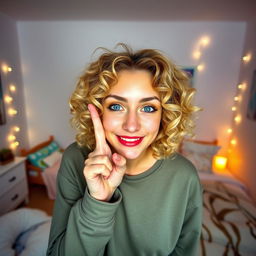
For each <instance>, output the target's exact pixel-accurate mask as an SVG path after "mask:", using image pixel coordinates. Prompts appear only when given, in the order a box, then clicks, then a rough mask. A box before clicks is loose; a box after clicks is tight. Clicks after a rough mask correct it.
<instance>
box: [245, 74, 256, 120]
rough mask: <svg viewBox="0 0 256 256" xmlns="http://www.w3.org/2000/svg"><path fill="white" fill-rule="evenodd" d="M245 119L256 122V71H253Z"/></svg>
mask: <svg viewBox="0 0 256 256" xmlns="http://www.w3.org/2000/svg"><path fill="white" fill-rule="evenodd" d="M247 118H248V119H250V120H253V121H256V70H254V71H253V75H252V83H251V89H250V94H249V102H248V106H247Z"/></svg>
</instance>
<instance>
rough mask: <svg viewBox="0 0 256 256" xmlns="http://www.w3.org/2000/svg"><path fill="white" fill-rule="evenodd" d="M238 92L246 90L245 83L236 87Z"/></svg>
mask: <svg viewBox="0 0 256 256" xmlns="http://www.w3.org/2000/svg"><path fill="white" fill-rule="evenodd" d="M237 87H238V89H239V90H245V89H246V83H242V84H239V85H238V86H237Z"/></svg>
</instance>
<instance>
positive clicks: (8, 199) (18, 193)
mask: <svg viewBox="0 0 256 256" xmlns="http://www.w3.org/2000/svg"><path fill="white" fill-rule="evenodd" d="M27 195H28V187H27V181H26V179H23V180H21V181H20V182H19V183H18V184H16V186H15V187H14V188H13V189H11V190H10V191H8V192H7V193H5V194H4V195H2V196H1V197H0V215H2V214H4V213H6V212H8V211H10V210H12V209H14V208H15V207H17V206H18V205H19V204H20V203H22V202H23V201H24V200H25V198H26V196H27Z"/></svg>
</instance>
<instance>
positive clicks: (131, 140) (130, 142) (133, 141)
mask: <svg viewBox="0 0 256 256" xmlns="http://www.w3.org/2000/svg"><path fill="white" fill-rule="evenodd" d="M117 138H118V141H119V142H120V143H121V144H122V145H124V146H126V147H135V146H137V145H139V144H140V143H141V142H142V140H143V138H144V137H129V136H117Z"/></svg>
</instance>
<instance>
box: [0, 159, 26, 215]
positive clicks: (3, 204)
mask: <svg viewBox="0 0 256 256" xmlns="http://www.w3.org/2000/svg"><path fill="white" fill-rule="evenodd" d="M25 160H26V158H25V157H15V160H14V161H12V162H11V163H8V164H6V165H1V166H0V188H1V189H0V215H3V214H4V213H6V212H8V211H10V210H13V209H15V208H16V207H17V206H18V205H19V204H21V203H22V202H23V201H26V203H28V183H27V177H26V172H25Z"/></svg>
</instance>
